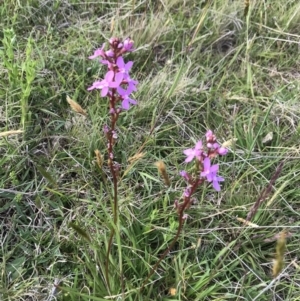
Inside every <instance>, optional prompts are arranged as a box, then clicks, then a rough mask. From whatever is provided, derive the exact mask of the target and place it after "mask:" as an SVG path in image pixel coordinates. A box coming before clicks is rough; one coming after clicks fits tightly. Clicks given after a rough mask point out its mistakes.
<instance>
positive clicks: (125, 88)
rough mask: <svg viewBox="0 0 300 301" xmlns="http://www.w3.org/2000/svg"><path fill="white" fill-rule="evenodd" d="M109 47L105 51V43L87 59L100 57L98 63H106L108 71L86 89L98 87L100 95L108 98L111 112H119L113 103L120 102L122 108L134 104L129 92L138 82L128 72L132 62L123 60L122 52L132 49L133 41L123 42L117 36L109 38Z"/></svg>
mask: <svg viewBox="0 0 300 301" xmlns="http://www.w3.org/2000/svg"><path fill="white" fill-rule="evenodd" d="M109 45H110V49H109V50H107V51H105V50H104V48H105V44H103V45H102V46H101V48H99V49H97V50H96V51H95V52H94V54H93V55H91V56H90V57H89V59H95V58H99V57H100V58H101V60H100V63H101V64H103V65H106V66H107V68H108V72H107V73H106V75H105V76H104V79H103V80H98V81H95V82H94V83H93V85H92V86H90V87H89V88H88V91H91V90H94V89H99V90H101V96H102V97H106V96H108V97H109V98H110V102H111V110H110V111H111V112H120V109H118V110H116V109H115V108H114V106H115V104H116V103H118V102H120V106H121V108H122V109H123V110H128V109H129V108H130V105H136V104H137V102H136V100H134V99H132V97H131V96H130V94H131V93H132V92H134V91H136V85H137V84H138V82H137V81H136V80H133V79H132V78H131V77H130V75H129V72H130V70H131V68H132V66H133V62H132V61H129V62H127V63H126V62H125V61H124V58H123V54H125V53H127V52H131V51H133V41H132V40H131V39H130V38H127V39H125V40H124V41H123V42H122V41H121V40H120V39H118V38H111V39H110V40H109Z"/></svg>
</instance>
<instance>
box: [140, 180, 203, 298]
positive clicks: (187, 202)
mask: <svg viewBox="0 0 300 301" xmlns="http://www.w3.org/2000/svg"><path fill="white" fill-rule="evenodd" d="M200 183H201V180H198V181H196V182H195V183H194V184H193V185H192V187H191V191H190V194H189V196H185V197H184V201H183V203H182V204H181V205H179V208H178V216H179V225H178V228H177V232H176V235H175V237H174V239H173V240H172V242H171V244H170V245H169V246H168V247H167V249H166V250H165V251H164V252H163V254H162V255H161V256H160V258H159V260H158V261H157V262H156V264H155V265H154V266H153V267H152V269H151V272H150V273H149V274H148V276H147V278H146V279H145V280H144V282H143V284H142V286H141V288H140V292H141V291H142V290H143V289H144V287H145V285H146V283H147V282H148V280H149V279H150V278H151V276H152V275H153V274H154V272H155V271H156V270H157V268H158V266H159V265H160V263H161V262H162V260H163V259H164V258H165V257H166V256H167V255H168V253H169V252H170V251H171V250H172V248H173V247H174V245H175V243H176V242H177V240H178V238H179V235H180V233H181V231H182V228H183V222H184V220H185V218H184V211H185V209H187V208H188V207H189V206H190V203H191V197H192V195H193V193H194V192H195V190H196V189H197V187H198V186H199V184H200Z"/></svg>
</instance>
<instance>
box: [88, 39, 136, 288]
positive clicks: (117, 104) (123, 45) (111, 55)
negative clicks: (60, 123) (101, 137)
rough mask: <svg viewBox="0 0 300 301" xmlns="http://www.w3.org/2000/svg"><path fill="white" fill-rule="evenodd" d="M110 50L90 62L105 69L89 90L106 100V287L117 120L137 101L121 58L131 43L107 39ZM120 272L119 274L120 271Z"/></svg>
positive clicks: (115, 194) (116, 172)
mask: <svg viewBox="0 0 300 301" xmlns="http://www.w3.org/2000/svg"><path fill="white" fill-rule="evenodd" d="M109 47H110V49H109V50H107V51H105V50H104V49H105V44H103V45H102V47H101V48H99V49H97V50H96V51H95V52H94V54H93V55H92V56H90V57H89V58H90V59H96V58H98V59H99V58H100V63H101V64H103V65H105V66H106V67H107V69H108V71H107V73H106V75H105V76H104V79H102V80H99V81H95V82H94V83H93V85H92V86H91V87H89V88H88V90H89V91H91V90H94V89H98V90H101V96H102V97H107V98H108V100H109V114H110V125H105V126H104V128H103V132H104V134H105V136H106V139H107V153H108V166H109V169H110V173H111V177H112V182H113V200H114V201H113V222H114V226H115V227H112V229H111V233H110V237H109V241H108V248H107V255H106V264H105V278H106V282H107V285H108V287H109V288H110V283H109V256H110V252H111V248H112V243H113V238H114V235H115V228H116V226H117V224H118V216H119V215H118V212H119V211H118V178H119V170H120V164H119V163H117V162H116V161H114V152H113V149H114V145H115V143H116V141H117V139H118V134H117V121H118V118H119V116H120V114H121V112H122V111H126V110H128V109H129V108H130V105H136V104H137V102H136V101H135V100H134V99H132V98H130V94H131V93H132V92H134V91H136V85H137V83H138V82H137V81H135V80H133V79H132V78H130V76H129V71H130V69H131V67H132V65H133V62H132V61H129V62H127V63H125V62H124V59H123V55H124V54H126V53H128V52H131V51H133V41H132V40H131V39H129V38H127V39H125V40H124V41H122V40H121V39H119V38H111V39H110V40H109ZM121 272H122V271H121Z"/></svg>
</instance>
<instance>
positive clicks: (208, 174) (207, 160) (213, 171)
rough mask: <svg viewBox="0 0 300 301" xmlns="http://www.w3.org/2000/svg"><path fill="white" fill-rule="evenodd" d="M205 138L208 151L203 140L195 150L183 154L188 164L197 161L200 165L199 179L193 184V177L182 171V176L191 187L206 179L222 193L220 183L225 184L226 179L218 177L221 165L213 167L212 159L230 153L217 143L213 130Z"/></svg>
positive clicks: (197, 144)
mask: <svg viewBox="0 0 300 301" xmlns="http://www.w3.org/2000/svg"><path fill="white" fill-rule="evenodd" d="M205 137H206V151H204V147H203V143H202V141H201V140H199V141H198V142H197V143H196V145H195V147H194V148H188V149H186V150H184V151H183V153H184V154H185V155H186V159H185V162H186V163H188V162H191V161H193V160H196V161H197V162H198V164H200V166H201V171H200V175H199V177H198V179H196V182H193V180H192V179H193V178H192V176H191V175H190V174H189V173H188V172H186V171H181V172H180V175H181V176H182V177H183V178H184V179H185V180H186V181H187V182H188V183H189V185H192V186H193V185H195V183H196V184H197V183H200V182H201V181H203V179H205V180H206V181H207V182H209V183H212V186H213V188H214V189H215V190H216V191H220V190H221V187H220V182H223V181H224V178H223V177H220V176H218V174H217V173H218V171H219V165H218V164H214V165H212V164H211V159H212V158H215V157H216V156H218V155H221V156H223V155H226V154H227V153H228V150H227V149H226V148H225V147H223V146H220V145H219V144H218V143H217V142H216V136H215V135H214V133H213V132H212V131H211V130H209V131H207V133H206V134H205ZM197 181H200V182H197Z"/></svg>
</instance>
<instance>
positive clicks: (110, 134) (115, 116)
mask: <svg viewBox="0 0 300 301" xmlns="http://www.w3.org/2000/svg"><path fill="white" fill-rule="evenodd" d="M115 94H116V89H112V95H111V99H110V108H111V109H112V110H114V108H115V99H116V96H115ZM110 116H111V128H110V130H109V132H108V133H107V139H108V156H109V159H108V164H109V168H110V172H111V175H112V178H113V186H114V190H113V198H114V205H113V216H114V226H115V227H116V226H117V222H118V175H117V171H116V169H115V166H114V162H113V145H114V137H113V135H114V132H115V126H116V122H117V119H118V114H111V115H110ZM114 235H115V228H114V227H113V228H112V229H111V232H110V236H109V241H108V247H107V253H106V263H105V278H106V282H107V286H108V288H109V290H110V282H109V271H108V267H109V255H110V252H111V248H112V243H113V238H114Z"/></svg>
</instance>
